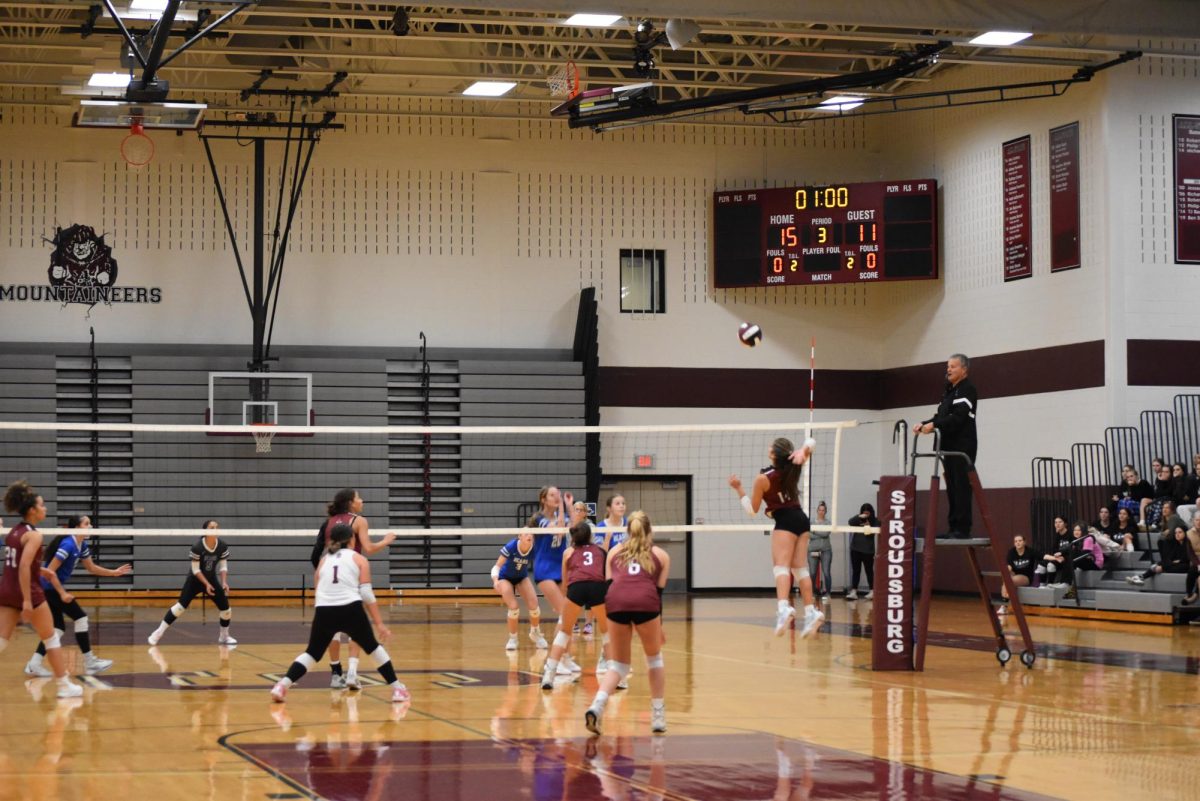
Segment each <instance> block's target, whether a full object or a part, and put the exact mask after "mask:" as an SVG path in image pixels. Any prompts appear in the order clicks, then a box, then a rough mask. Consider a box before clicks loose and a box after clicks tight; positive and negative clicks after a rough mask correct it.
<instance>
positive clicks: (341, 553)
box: [314, 548, 362, 606]
mask: <svg viewBox="0 0 1200 801" xmlns="http://www.w3.org/2000/svg"><path fill="white" fill-rule="evenodd" d="M358 585H359V577H358V564H357V563H356V562H355V561H354V551H352V550H350V549H349V548H342V549H340V550H337V551H335V552H333V553H327V554H325V557H324V558H323V559H322V560H321V567H320V569H319V570H318V573H317V600H316V603H315V604H314V605H315V606H346V605H347V604H353V603H357V602H359V601H361V600H362V596H361V595H359V593H358Z"/></svg>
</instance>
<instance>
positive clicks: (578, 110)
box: [550, 81, 655, 117]
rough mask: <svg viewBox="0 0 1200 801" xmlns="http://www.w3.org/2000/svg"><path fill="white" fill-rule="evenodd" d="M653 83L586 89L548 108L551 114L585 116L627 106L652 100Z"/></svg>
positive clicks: (555, 115) (556, 115)
mask: <svg viewBox="0 0 1200 801" xmlns="http://www.w3.org/2000/svg"><path fill="white" fill-rule="evenodd" d="M654 94H655V92H654V83H653V82H652V81H646V82H644V83H632V84H629V85H627V86H606V87H603V88H600V89H588V90H587V91H586V92H580V93H579V94H577V95H575V96H574V97H572V98H569V99H567V100H565V101H563V102H562V103H559V104H558V105H557V106H555V107H554V108H552V109H550V114H551V116H554V117H563V116H567V115H570V116H573V117H586V116H587V115H588V114H593V113H596V112H600V111H611V110H613V109H619V108H628V107H630V106H634V105H638V104H642V103H650V102H653V101H654Z"/></svg>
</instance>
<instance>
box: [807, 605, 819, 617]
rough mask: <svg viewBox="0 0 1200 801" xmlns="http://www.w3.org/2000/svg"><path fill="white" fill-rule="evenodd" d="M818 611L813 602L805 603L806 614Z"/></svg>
mask: <svg viewBox="0 0 1200 801" xmlns="http://www.w3.org/2000/svg"><path fill="white" fill-rule="evenodd" d="M816 611H817V608H816V607H815V606H813V605H812V604H805V606H804V614H806V615H811V614H813V613H814V612H816Z"/></svg>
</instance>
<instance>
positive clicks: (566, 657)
mask: <svg viewBox="0 0 1200 801" xmlns="http://www.w3.org/2000/svg"><path fill="white" fill-rule="evenodd" d="M562 662H563V664H565V665H566V666H567V667H569V668H570V669H571V672H572V673H582V672H583V668H581V667H580V666H579V663H578V662H576V661H575V660H574V659H572V658H571V655H570V654H563V658H562Z"/></svg>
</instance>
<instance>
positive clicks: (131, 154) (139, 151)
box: [121, 118, 270, 450]
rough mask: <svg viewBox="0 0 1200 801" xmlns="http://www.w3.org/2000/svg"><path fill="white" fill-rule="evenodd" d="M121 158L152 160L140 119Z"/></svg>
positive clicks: (130, 162) (132, 165)
mask: <svg viewBox="0 0 1200 801" xmlns="http://www.w3.org/2000/svg"><path fill="white" fill-rule="evenodd" d="M121 158H123V159H125V165H126V166H127V167H129V169H131V170H140V169H141V168H142V167H145V166H146V165H147V164H149V163H150V161H151V160H152V159H153V158H154V142H153V141H152V140H151V139H150V137H148V136H146V133H145V130H144V129H143V128H142V121H141V119H140V118H136V119H134V121H133V123H132V124H131V125H130V126H129V133H128V134H126V135H125V138H124V139H122V140H121ZM268 450H270V448H268Z"/></svg>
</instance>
